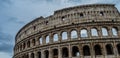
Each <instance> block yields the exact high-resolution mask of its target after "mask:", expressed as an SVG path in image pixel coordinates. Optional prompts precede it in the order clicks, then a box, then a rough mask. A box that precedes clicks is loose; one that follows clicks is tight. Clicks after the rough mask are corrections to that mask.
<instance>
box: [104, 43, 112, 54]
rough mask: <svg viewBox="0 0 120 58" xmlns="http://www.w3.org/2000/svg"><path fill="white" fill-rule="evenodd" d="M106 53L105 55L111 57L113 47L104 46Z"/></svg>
mask: <svg viewBox="0 0 120 58" xmlns="http://www.w3.org/2000/svg"><path fill="white" fill-rule="evenodd" d="M106 52H107V55H113V54H114V53H113V47H112V45H111V44H107V45H106Z"/></svg>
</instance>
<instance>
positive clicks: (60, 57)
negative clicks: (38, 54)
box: [58, 46, 62, 58]
mask: <svg viewBox="0 0 120 58" xmlns="http://www.w3.org/2000/svg"><path fill="white" fill-rule="evenodd" d="M58 58H62V49H61V47H60V46H59V47H58Z"/></svg>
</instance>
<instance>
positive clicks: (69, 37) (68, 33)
mask: <svg viewBox="0 0 120 58" xmlns="http://www.w3.org/2000/svg"><path fill="white" fill-rule="evenodd" d="M70 34H71V33H70V31H67V37H68V40H69V41H70V40H71V35H70Z"/></svg>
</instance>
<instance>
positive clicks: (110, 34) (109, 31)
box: [108, 27, 113, 37]
mask: <svg viewBox="0 0 120 58" xmlns="http://www.w3.org/2000/svg"><path fill="white" fill-rule="evenodd" d="M108 35H109V36H110V37H112V36H113V35H112V30H111V28H110V27H109V28H108Z"/></svg>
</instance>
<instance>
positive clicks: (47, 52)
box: [44, 50, 49, 58]
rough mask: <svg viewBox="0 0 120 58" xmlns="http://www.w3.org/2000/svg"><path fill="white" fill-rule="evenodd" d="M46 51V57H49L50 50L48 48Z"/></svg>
mask: <svg viewBox="0 0 120 58" xmlns="http://www.w3.org/2000/svg"><path fill="white" fill-rule="evenodd" d="M44 53H45V58H49V51H48V50H46V51H44Z"/></svg>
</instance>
